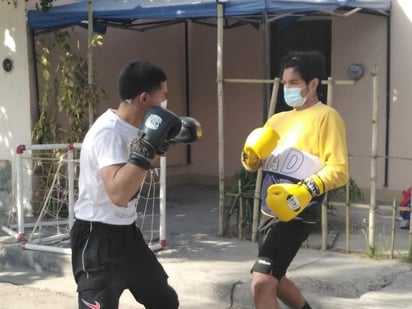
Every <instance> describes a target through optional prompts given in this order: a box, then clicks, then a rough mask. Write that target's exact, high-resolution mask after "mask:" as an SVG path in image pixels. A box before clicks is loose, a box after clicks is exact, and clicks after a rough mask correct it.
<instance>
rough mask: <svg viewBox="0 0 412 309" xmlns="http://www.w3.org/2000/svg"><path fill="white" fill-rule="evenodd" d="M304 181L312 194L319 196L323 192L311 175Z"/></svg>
mask: <svg viewBox="0 0 412 309" xmlns="http://www.w3.org/2000/svg"><path fill="white" fill-rule="evenodd" d="M303 183H304V184H305V185H306V187H307V188H308V190H309V192H310V194H311V195H312V197H316V196H318V195H320V194H321V193H322V192H321V191H320V188H319V186H318V184H317V183H316V182H315V180H314V179H312V178H310V177H309V178H307V179H305V180H304V182H303Z"/></svg>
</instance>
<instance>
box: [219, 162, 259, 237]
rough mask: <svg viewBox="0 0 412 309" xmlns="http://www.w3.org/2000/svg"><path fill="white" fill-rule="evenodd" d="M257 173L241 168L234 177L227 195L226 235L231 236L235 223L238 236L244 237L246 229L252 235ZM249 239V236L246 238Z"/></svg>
mask: <svg viewBox="0 0 412 309" xmlns="http://www.w3.org/2000/svg"><path fill="white" fill-rule="evenodd" d="M256 175H257V173H254V172H249V171H247V170H245V169H244V168H241V169H240V171H239V172H238V173H236V175H235V176H234V177H233V185H232V187H231V188H230V189H229V190H228V192H227V193H226V194H227V196H228V199H227V203H226V205H225V224H224V226H225V228H224V235H226V236H229V235H230V234H231V231H230V230H231V224H232V223H233V221H234V222H235V223H236V225H237V228H238V234H239V235H238V236H239V237H240V238H244V237H243V236H242V234H243V232H242V230H244V229H246V230H247V232H248V233H249V234H250V229H251V226H252V219H253V199H254V195H255V186H256ZM246 238H248V236H246Z"/></svg>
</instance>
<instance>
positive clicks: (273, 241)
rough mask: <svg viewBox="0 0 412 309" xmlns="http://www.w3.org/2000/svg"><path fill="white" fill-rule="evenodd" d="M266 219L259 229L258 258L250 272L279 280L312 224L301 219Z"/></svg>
mask: <svg viewBox="0 0 412 309" xmlns="http://www.w3.org/2000/svg"><path fill="white" fill-rule="evenodd" d="M263 217H265V216H263ZM266 219H267V221H266V222H264V223H265V225H266V226H264V227H263V229H262V230H261V237H262V238H263V239H262V241H261V244H260V247H259V254H258V258H257V260H256V262H255V264H254V265H253V268H252V272H260V273H265V274H271V275H272V276H274V277H275V278H276V279H277V280H279V281H280V279H282V277H283V276H284V275H285V274H286V271H287V269H288V267H289V265H290V263H292V260H293V259H294V257H295V256H296V254H297V252H298V250H299V248H300V246H301V245H302V243H303V242H304V241H305V240H306V239H307V238H308V236H309V234H310V233H311V231H312V229H313V227H314V225H313V224H309V223H305V222H302V221H301V220H292V221H289V222H280V221H278V222H276V223H274V221H273V220H274V219H268V218H267V217H266Z"/></svg>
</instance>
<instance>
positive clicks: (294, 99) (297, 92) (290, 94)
mask: <svg viewBox="0 0 412 309" xmlns="http://www.w3.org/2000/svg"><path fill="white" fill-rule="evenodd" d="M301 90H302V88H283V98H284V99H285V102H286V104H287V105H289V106H290V107H293V108H295V107H301V106H302V105H303V104H305V102H306V97H304V98H302V95H301Z"/></svg>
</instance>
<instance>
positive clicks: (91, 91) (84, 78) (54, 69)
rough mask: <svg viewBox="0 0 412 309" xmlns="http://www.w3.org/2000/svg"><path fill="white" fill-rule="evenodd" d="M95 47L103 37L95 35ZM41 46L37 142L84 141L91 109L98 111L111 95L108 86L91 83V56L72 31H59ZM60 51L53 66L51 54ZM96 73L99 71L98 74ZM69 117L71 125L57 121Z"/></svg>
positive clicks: (41, 42)
mask: <svg viewBox="0 0 412 309" xmlns="http://www.w3.org/2000/svg"><path fill="white" fill-rule="evenodd" d="M91 43H92V46H93V47H94V46H101V45H102V44H103V43H102V36H100V35H95V36H94V37H93V39H92V40H91ZM37 45H38V47H39V48H40V55H39V58H38V64H39V66H38V68H39V70H38V72H39V81H40V83H39V84H40V86H39V94H40V95H39V97H40V102H39V118H38V119H37V121H36V122H35V124H34V127H33V131H32V138H33V141H34V142H37V143H41V144H46V143H55V142H56V141H59V142H77V141H81V140H82V139H83V137H84V135H85V133H86V131H87V129H88V126H89V123H88V117H87V115H88V109H89V105H90V104H91V106H92V109H93V112H95V109H96V106H97V105H98V103H99V102H100V101H101V100H102V99H105V98H106V97H107V93H106V91H105V90H104V89H102V88H98V87H96V85H95V84H89V81H88V64H87V59H86V58H85V57H83V56H82V55H81V54H80V43H79V42H77V44H76V48H73V45H74V44H73V41H72V39H71V36H70V34H69V32H68V31H55V32H52V33H50V34H46V35H45V36H43V37H41V38H40V39H39V40H38V41H37ZM52 54H53V55H56V54H58V55H59V56H58V63H57V64H55V65H54V66H53V62H52V60H51V59H50V58H51V55H52ZM94 75H95V74H94ZM58 112H59V113H60V117H59V119H66V120H67V125H66V126H62V125H60V124H57V122H56V118H57V116H58Z"/></svg>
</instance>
